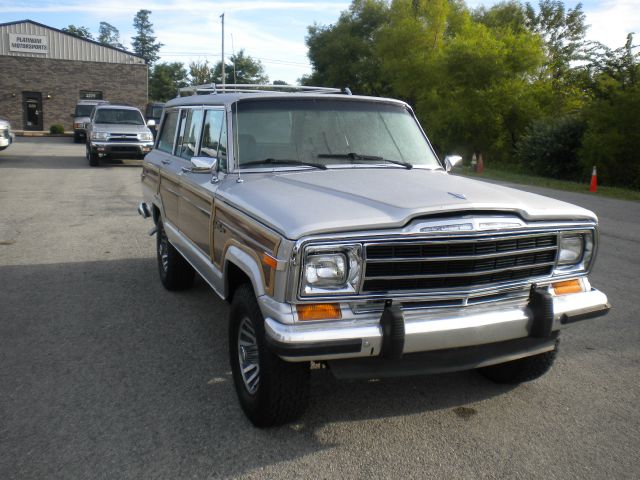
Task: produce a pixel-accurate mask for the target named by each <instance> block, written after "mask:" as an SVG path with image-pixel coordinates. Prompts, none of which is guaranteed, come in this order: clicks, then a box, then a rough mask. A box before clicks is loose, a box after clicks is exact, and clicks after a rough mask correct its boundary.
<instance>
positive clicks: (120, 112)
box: [94, 108, 144, 125]
mask: <svg viewBox="0 0 640 480" xmlns="http://www.w3.org/2000/svg"><path fill="white" fill-rule="evenodd" d="M94 122H95V123H118V124H126V125H144V119H143V118H142V114H141V113H140V112H139V111H137V110H129V109H125V108H122V109H120V108H101V109H100V110H98V111H97V112H96V118H95V119H94Z"/></svg>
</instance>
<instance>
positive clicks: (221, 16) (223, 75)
mask: <svg viewBox="0 0 640 480" xmlns="http://www.w3.org/2000/svg"><path fill="white" fill-rule="evenodd" d="M220 18H221V19H222V91H223V92H224V85H225V78H224V77H225V72H224V13H223V14H222V15H220Z"/></svg>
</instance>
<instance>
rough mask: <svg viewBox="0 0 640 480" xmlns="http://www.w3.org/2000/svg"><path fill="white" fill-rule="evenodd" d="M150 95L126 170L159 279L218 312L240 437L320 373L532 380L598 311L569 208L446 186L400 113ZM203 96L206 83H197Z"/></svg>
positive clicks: (379, 105) (322, 95) (297, 402)
mask: <svg viewBox="0 0 640 480" xmlns="http://www.w3.org/2000/svg"><path fill="white" fill-rule="evenodd" d="M198 90H199V91H202V90H204V92H203V93H207V94H206V95H193V96H187V97H182V98H177V99H175V100H172V101H170V102H168V103H167V104H166V106H165V113H164V116H163V120H162V124H161V125H160V130H159V134H158V138H157V139H156V144H155V149H154V150H153V151H152V152H151V153H150V154H149V155H147V156H146V157H145V161H144V164H143V168H142V189H143V195H144V201H143V202H142V203H141V204H140V206H139V208H138V211H139V212H140V214H141V215H142V216H143V217H151V218H152V219H153V222H154V223H155V227H154V228H153V229H152V233H155V234H156V238H157V243H156V245H157V262H158V269H159V273H160V280H161V281H162V283H163V285H164V286H165V287H166V288H167V289H168V290H181V289H185V288H188V287H190V286H191V284H192V282H193V279H194V273H195V272H197V273H198V274H199V275H200V276H201V277H202V278H203V279H204V280H205V281H206V282H207V283H208V284H209V285H210V286H211V288H212V289H213V290H214V291H215V292H216V293H217V294H218V295H219V296H220V297H222V298H223V299H225V300H227V301H228V302H230V303H231V307H230V314H229V329H228V331H229V354H230V362H231V370H232V372H233V379H234V383H235V388H236V391H237V394H238V398H239V401H240V404H241V406H242V408H243V410H244V412H245V413H246V414H247V416H248V417H249V419H250V420H251V421H252V422H253V423H254V424H255V425H258V426H269V425H275V424H281V423H283V422H287V421H290V420H291V419H294V418H296V417H297V416H299V415H300V414H301V413H302V412H303V411H304V409H305V407H306V405H307V402H308V398H309V375H310V362H316V363H321V364H324V365H325V366H327V367H328V368H329V369H330V371H331V372H332V373H333V374H334V375H335V376H336V377H338V378H341V379H342V378H380V377H387V376H401V375H417V374H430V373H437V372H451V371H456V370H465V369H478V370H479V371H480V372H481V373H482V374H484V375H485V376H487V377H488V378H489V379H491V380H494V381H497V382H508V383H519V382H524V381H528V380H532V379H535V378H537V377H539V376H541V375H543V374H544V373H545V372H546V371H547V370H548V369H549V368H550V367H551V365H552V363H553V361H554V358H555V357H556V353H557V348H558V339H559V334H560V331H561V330H562V329H563V328H564V327H566V326H568V325H570V324H572V323H574V322H576V321H579V320H585V319H588V318H592V317H596V316H599V315H603V314H605V313H606V312H607V311H608V309H609V305H608V302H607V297H606V295H605V294H604V293H602V292H601V291H599V290H597V289H595V288H594V287H593V286H592V285H591V283H590V281H589V278H588V274H589V272H590V271H591V269H592V267H593V263H594V260H595V256H596V251H597V247H598V222H597V218H596V216H595V215H594V214H593V213H592V212H590V211H588V210H585V209H584V208H580V207H577V206H574V205H570V204H568V203H564V202H560V201H557V200H553V199H550V198H546V197H542V196H539V195H534V194H531V193H526V192H522V191H518V190H514V189H511V188H506V187H501V186H498V185H491V184H487V183H484V182H480V181H476V180H471V179H468V178H463V177H460V176H455V175H452V174H451V173H450V170H451V167H452V164H453V163H455V161H457V160H459V157H457V158H456V157H448V158H446V159H445V160H444V161H441V160H440V159H439V158H438V157H437V156H436V154H435V153H434V150H433V149H432V147H431V145H430V144H429V141H428V139H427V137H426V135H425V134H424V132H423V130H422V129H421V127H420V125H419V123H418V121H417V120H416V117H415V115H414V113H413V111H412V110H411V108H410V107H409V106H408V105H407V104H406V103H404V102H401V101H397V100H392V99H386V98H372V97H362V96H353V95H351V94H350V93H349V92H348V91H347V92H340V91H339V90H334V89H322V88H316V89H309V90H303V91H302V92H298V93H295V92H294V93H287V92H274V91H269V90H267V89H265V91H259V87H258V88H257V90H258V91H252V90H251V89H250V88H248V87H247V86H235V87H234V86H227V87H226V89H225V90H223V91H219V90H216V88H215V86H209V88H208V89H207V88H206V87H202V88H198ZM207 90H210V91H207Z"/></svg>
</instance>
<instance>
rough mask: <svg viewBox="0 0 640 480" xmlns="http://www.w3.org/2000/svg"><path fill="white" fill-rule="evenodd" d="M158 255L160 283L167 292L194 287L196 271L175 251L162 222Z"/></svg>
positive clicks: (158, 239) (157, 234) (159, 222)
mask: <svg viewBox="0 0 640 480" xmlns="http://www.w3.org/2000/svg"><path fill="white" fill-rule="evenodd" d="M156 254H157V259H158V272H159V273H160V281H161V282H162V285H164V288H166V289H167V290H172V291H175V290H186V289H187V288H189V287H191V286H192V285H193V277H194V274H195V271H194V270H193V267H192V266H191V265H189V262H187V261H186V260H185V259H184V257H183V256H182V255H181V254H180V253H179V252H178V251H177V250H176V249H175V247H174V246H173V245H171V242H169V239H168V238H167V233H166V232H165V231H164V226H163V225H162V220H158V225H157V232H156Z"/></svg>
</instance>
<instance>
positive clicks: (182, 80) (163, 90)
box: [149, 62, 189, 102]
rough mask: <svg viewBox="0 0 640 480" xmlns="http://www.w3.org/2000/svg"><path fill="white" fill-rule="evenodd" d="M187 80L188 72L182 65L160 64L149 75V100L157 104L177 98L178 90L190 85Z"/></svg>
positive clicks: (178, 63)
mask: <svg viewBox="0 0 640 480" xmlns="http://www.w3.org/2000/svg"><path fill="white" fill-rule="evenodd" d="M187 80H188V79H187V71H186V70H185V68H184V65H183V64H182V63H180V62H173V63H158V64H156V65H154V67H153V68H152V69H151V73H150V75H149V98H150V99H151V100H152V101H156V102H166V101H167V100H170V99H172V98H175V97H176V96H177V95H178V89H179V88H182V87H186V86H187V85H188V84H189V83H188V81H187Z"/></svg>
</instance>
